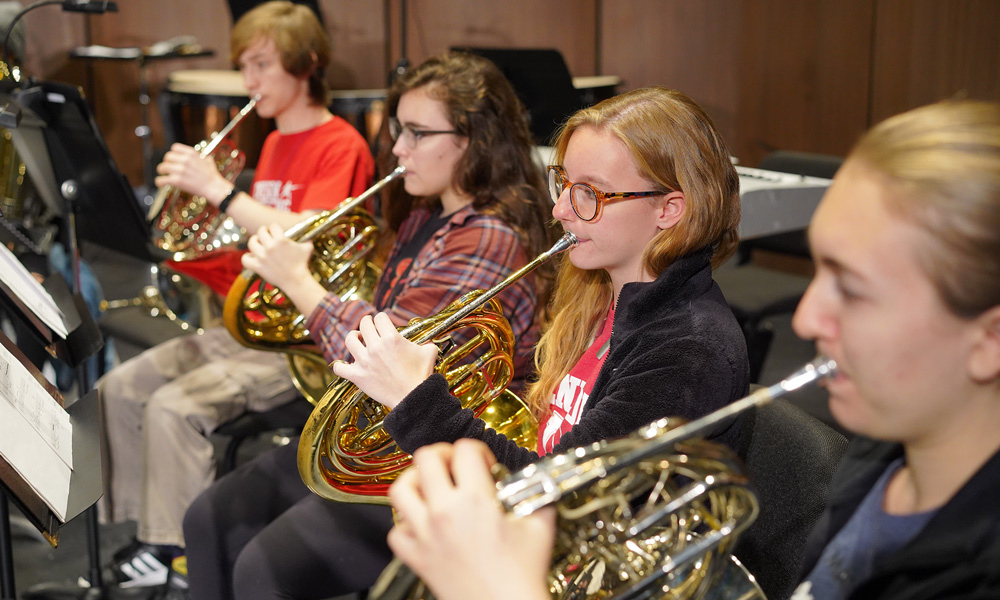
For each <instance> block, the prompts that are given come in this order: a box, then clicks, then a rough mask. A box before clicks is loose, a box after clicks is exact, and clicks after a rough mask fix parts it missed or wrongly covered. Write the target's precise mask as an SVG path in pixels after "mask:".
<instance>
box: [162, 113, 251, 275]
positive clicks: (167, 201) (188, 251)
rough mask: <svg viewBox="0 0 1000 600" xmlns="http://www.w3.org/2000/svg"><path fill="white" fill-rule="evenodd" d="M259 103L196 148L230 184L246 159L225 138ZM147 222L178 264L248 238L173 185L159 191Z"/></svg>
mask: <svg viewBox="0 0 1000 600" xmlns="http://www.w3.org/2000/svg"><path fill="white" fill-rule="evenodd" d="M258 100H260V96H254V97H253V98H251V99H250V102H248V103H247V104H246V106H244V107H243V108H241V109H240V111H239V112H238V113H237V114H236V116H235V117H233V119H232V120H231V121H230V122H229V123H228V124H226V126H225V127H223V128H222V131H220V132H219V133H217V134H215V136H213V137H212V139H211V141H203V142H200V143H199V144H197V145H196V146H195V147H194V149H195V150H198V153H199V155H200V156H201V157H202V158H205V157H207V156H211V157H212V158H213V159H214V160H215V166H216V168H217V169H218V170H219V172H220V173H222V175H223V177H225V178H226V179H227V180H228V181H230V182H232V181H234V180H235V179H236V176H237V175H239V173H240V171H241V170H242V169H243V165H244V164H245V163H246V156H244V155H243V153H242V152H240V151H239V150H238V149H237V148H236V146H235V145H234V144H233V143H232V142H231V141H229V140H227V139H226V137H227V136H228V135H229V133H230V132H232V130H233V129H234V128H235V127H236V126H237V125H238V124H239V123H240V121H242V120H243V118H244V117H246V116H247V115H248V114H249V113H250V111H251V110H253V107H254V106H255V105H256V104H257V101H258ZM148 219H149V221H150V222H151V223H152V225H153V243H154V244H156V246H157V247H158V248H160V249H162V250H166V251H167V252H169V253H170V255H171V258H172V259H173V260H175V261H184V260H193V259H196V258H201V257H203V256H206V255H208V254H210V253H211V252H213V251H215V250H218V249H220V248H228V247H232V246H235V245H236V244H238V243H239V242H240V241H242V240H243V239H244V238H245V237H246V231H244V230H243V228H242V227H240V226H238V225H236V223H234V222H233V220H232V219H230V218H229V217H227V216H226V215H225V213H223V212H222V211H220V210H219V209H218V207H216V206H213V205H212V204H211V203H210V202H209V201H208V200H206V199H205V198H204V197H203V196H194V195H192V194H187V193H185V192H182V191H181V190H179V189H177V188H176V187H173V186H166V187H162V188H159V189H158V190H156V196H155V197H154V198H153V203H152V205H150V207H149V213H148Z"/></svg>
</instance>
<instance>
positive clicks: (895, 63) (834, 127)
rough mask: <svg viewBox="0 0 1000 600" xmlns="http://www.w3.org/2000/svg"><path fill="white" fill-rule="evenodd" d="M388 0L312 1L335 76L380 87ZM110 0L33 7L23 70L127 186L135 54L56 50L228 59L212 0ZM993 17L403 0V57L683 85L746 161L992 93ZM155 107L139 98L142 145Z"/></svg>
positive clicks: (907, 7) (393, 4)
mask: <svg viewBox="0 0 1000 600" xmlns="http://www.w3.org/2000/svg"><path fill="white" fill-rule="evenodd" d="M401 1H402V0H364V1H362V2H358V1H357V0H320V6H321V8H322V10H323V15H324V21H325V23H326V26H327V28H328V30H329V31H330V33H331V38H332V40H333V50H334V62H333V64H332V65H331V67H330V70H329V72H328V76H329V79H330V81H331V84H332V85H333V86H334V87H335V88H339V89H369V88H381V87H384V86H385V85H386V82H387V79H388V73H389V71H390V70H391V69H392V68H393V66H394V65H395V64H396V62H397V61H398V60H399V57H400V55H401V52H400V50H401V48H400V39H401V33H400V27H401V19H400V13H401V8H400V7H401ZM118 5H119V9H120V11H121V12H119V13H118V14H108V15H102V16H89V17H84V16H81V15H70V14H64V13H61V12H59V11H58V10H56V9H55V8H54V7H53V8H51V9H40V10H37V11H34V12H32V13H31V14H29V15H28V16H27V17H26V19H25V24H26V26H27V31H28V35H27V40H28V41H27V46H28V49H27V51H26V55H27V58H26V62H25V66H26V69H27V70H28V71H29V72H31V73H32V74H34V75H36V76H38V77H42V78H47V79H57V80H61V81H69V82H72V83H76V84H78V85H81V86H83V87H84V89H85V91H86V93H87V95H88V97H89V98H90V100H91V103H92V105H93V106H94V108H95V113H96V115H97V121H98V124H99V126H100V127H101V130H102V132H103V133H104V135H105V137H106V138H107V141H108V144H109V146H110V147H111V149H112V152H113V153H114V155H115V159H116V161H117V162H118V164H119V166H120V167H121V169H122V170H123V172H125V174H126V175H127V176H128V178H129V180H130V181H132V182H133V183H140V182H141V178H142V175H141V174H142V168H141V152H140V144H139V140H138V139H137V138H136V136H135V133H134V130H135V127H136V126H137V125H138V124H139V121H140V113H139V103H138V95H139V74H138V66H137V64H136V63H134V62H112V61H81V60H72V59H69V58H68V54H67V53H68V51H69V50H70V49H71V48H73V47H75V46H78V45H82V44H87V43H94V44H104V45H108V46H126V45H139V46H146V45H149V44H152V43H154V42H156V41H160V40H164V39H168V38H171V37H174V36H177V35H182V34H186V35H194V36H196V37H197V39H198V41H199V43H200V44H201V45H202V46H204V47H206V48H211V49H213V50H214V51H215V52H216V54H215V56H213V57H210V58H200V59H187V60H171V61H164V62H154V63H151V64H150V66H149V68H148V76H149V80H150V84H151V88H152V91H153V94H154V97H155V94H157V93H159V91H160V90H161V89H162V88H163V85H164V82H165V81H166V77H167V74H168V73H169V72H170V71H172V70H175V69H197V68H215V69H219V68H228V66H229V61H228V51H227V49H228V44H229V33H228V32H229V27H230V26H231V22H230V15H229V10H228V7H227V5H226V2H225V0H171V1H170V2H160V1H156V0H119V2H118ZM997 23H1000V2H997V1H996V0H808V1H803V0H701V1H699V2H691V1H690V0H545V1H544V2H537V1H536V0H504V1H502V2H491V3H484V2H481V1H478V0H408V4H407V24H406V28H407V29H406V53H405V54H406V57H407V58H408V59H409V61H410V62H411V63H418V62H420V61H421V60H423V59H424V58H426V57H428V56H430V55H433V54H436V53H438V52H441V51H443V50H445V49H447V48H448V47H450V46H456V45H469V46H507V47H554V48H558V49H559V50H560V51H561V52H562V53H563V55H564V57H565V58H566V62H567V64H568V65H569V68H570V71H571V72H572V74H573V75H575V76H582V75H600V74H608V75H618V76H620V77H621V78H622V79H623V85H622V87H621V88H620V90H621V91H625V90H628V89H634V88H637V87H642V86H646V85H666V86H669V87H673V88H677V89H680V90H682V91H684V92H686V93H687V94H689V95H690V96H692V97H693V98H695V99H696V100H698V101H699V102H700V103H702V104H703V105H704V106H705V108H706V110H707V111H708V112H709V114H711V115H712V117H713V118H714V119H715V120H716V122H717V124H718V125H719V127H720V129H721V130H722V132H723V133H724V134H725V136H726V137H727V139H728V140H729V142H730V145H731V147H732V150H733V153H734V154H735V155H736V156H738V157H740V159H741V160H742V161H743V162H744V163H745V164H751V165H752V164H756V163H757V162H758V161H759V160H760V158H761V157H762V156H763V155H764V154H766V153H767V152H768V151H770V150H772V149H776V148H782V149H793V150H805V151H813V152H825V153H831V154H844V153H845V152H846V151H847V150H848V149H849V148H850V145H851V144H852V143H853V141H854V140H855V139H856V138H857V136H858V135H859V134H860V133H861V132H862V131H864V130H865V129H866V128H867V127H869V126H870V125H872V124H873V123H875V122H877V121H879V120H881V119H883V118H885V117H886V116H888V115H891V114H894V113H897V112H900V111H903V110H906V109H908V108H912V107H914V106H919V105H921V104H926V103H928V102H932V101H934V100H937V99H941V98H947V97H952V96H955V95H964V96H968V97H977V98H988V99H994V100H998V101H1000V36H997V35H996V24H997ZM159 119H160V117H159V114H158V112H157V111H156V109H155V102H154V106H153V112H152V123H153V125H154V129H153V141H154V145H157V146H161V145H162V143H163V137H162V132H161V129H160V127H159V122H160V121H159Z"/></svg>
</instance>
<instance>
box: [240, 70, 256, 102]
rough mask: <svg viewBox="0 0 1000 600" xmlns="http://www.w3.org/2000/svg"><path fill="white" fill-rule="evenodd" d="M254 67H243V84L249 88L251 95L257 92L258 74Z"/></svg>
mask: <svg viewBox="0 0 1000 600" xmlns="http://www.w3.org/2000/svg"><path fill="white" fill-rule="evenodd" d="M251 71H252V69H243V86H244V87H246V88H247V91H248V92H250V95H251V96H253V95H254V94H255V93H257V76H256V75H254V74H253V73H252V72H251Z"/></svg>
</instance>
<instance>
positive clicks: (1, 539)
mask: <svg viewBox="0 0 1000 600" xmlns="http://www.w3.org/2000/svg"><path fill="white" fill-rule="evenodd" d="M0 598H3V600H14V599H15V598H17V594H15V593H14V551H13V549H12V547H11V535H10V508H9V507H8V506H7V492H6V491H4V490H2V489H0Z"/></svg>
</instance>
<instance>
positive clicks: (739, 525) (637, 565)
mask: <svg viewBox="0 0 1000 600" xmlns="http://www.w3.org/2000/svg"><path fill="white" fill-rule="evenodd" d="M835 370H836V363H834V361H832V360H830V359H828V358H826V357H823V356H819V357H817V358H815V359H814V360H813V361H812V362H810V363H808V364H806V365H805V366H804V367H802V368H801V369H799V370H798V371H796V372H795V373H793V374H792V375H790V376H789V377H787V378H786V379H784V380H782V381H781V382H779V383H776V384H774V385H772V386H770V387H768V388H762V389H760V390H757V391H756V392H754V393H752V394H750V395H749V396H747V397H745V398H743V399H742V400H738V401H736V402H734V403H732V404H730V405H728V406H726V407H724V408H722V409H719V410H717V411H715V412H713V413H711V414H709V415H707V416H704V417H702V418H699V419H695V420H693V421H687V422H685V421H684V420H683V419H676V418H666V419H660V420H658V421H654V422H652V423H650V424H648V425H645V426H643V427H640V428H639V429H638V430H636V431H635V432H633V433H632V434H631V435H629V436H626V437H624V438H620V439H616V440H605V441H601V442H597V443H594V444H591V445H590V446H584V447H581V448H576V449H574V450H570V451H568V452H566V453H563V454H558V455H549V456H547V457H545V458H543V459H541V460H539V461H538V462H535V463H533V464H531V465H529V466H527V467H525V468H524V469H522V470H521V471H519V472H517V473H514V474H507V475H506V476H503V474H502V473H501V474H500V475H498V479H499V482H498V483H497V499H498V500H499V502H500V504H501V506H503V508H504V509H505V510H506V511H507V512H510V513H513V514H514V515H517V516H526V515H530V514H532V513H534V512H536V511H538V510H539V509H541V508H543V507H546V506H555V508H556V512H557V522H556V540H555V546H554V549H553V556H552V563H551V566H550V570H549V574H548V585H549V592H550V594H551V597H552V598H553V599H557V598H558V599H570V598H572V599H573V600H596V599H598V598H601V599H607V598H616V599H624V598H629V599H633V598H636V599H637V598H643V599H664V600H666V599H669V600H681V599H684V600H689V599H690V600H699V599H703V598H710V599H713V600H737V599H741V600H749V599H760V600H762V599H764V594H763V592H762V591H761V590H760V588H759V586H757V584H756V582H754V581H753V578H752V577H751V576H749V575H748V574H747V573H746V571H745V569H743V567H742V565H740V564H739V562H738V561H736V560H735V558H733V557H732V556H731V553H732V549H733V547H734V546H735V544H736V541H737V538H738V537H739V535H740V534H741V533H742V532H743V531H744V530H746V528H747V527H749V526H750V524H751V523H752V522H753V520H754V519H755V518H756V517H757V512H758V505H757V499H756V497H755V496H754V494H753V492H751V491H750V490H749V488H748V487H747V484H748V478H747V476H746V474H745V472H744V469H743V466H742V463H741V462H740V460H739V459H738V458H737V457H736V455H735V453H733V452H732V450H730V449H729V448H727V447H725V446H723V445H721V444H718V443H715V442H709V441H706V440H705V439H704V436H705V435H706V434H707V433H709V432H711V431H713V430H714V429H715V428H716V427H719V426H720V425H721V424H722V423H726V422H729V421H730V420H731V419H732V418H734V417H735V416H736V415H738V414H740V413H742V412H745V411H747V410H749V409H751V408H753V407H757V406H763V405H764V404H767V403H769V402H771V401H772V400H774V399H775V398H778V397H780V396H783V395H785V394H787V393H789V392H792V391H794V390H797V389H800V388H802V387H804V386H806V385H809V384H813V383H816V382H817V381H819V380H820V379H822V378H824V377H827V376H830V375H832V374H833V373H834V371H835ZM500 470H503V469H502V467H501V469H500ZM495 474H496V473H495ZM500 477H502V478H500ZM369 598H371V599H372V600H390V599H391V600H395V599H397V598H410V599H417V598H420V599H423V600H430V599H432V598H433V594H432V593H431V592H430V590H428V589H427V587H426V585H424V584H423V583H422V582H420V581H419V579H417V578H416V576H415V575H414V574H413V573H412V571H410V570H409V569H407V568H406V567H405V566H403V565H402V563H400V562H399V560H398V559H394V560H393V563H392V564H390V565H389V567H387V568H386V570H385V571H384V572H383V573H382V575H381V576H380V577H379V580H378V581H377V582H376V584H375V586H374V587H373V588H372V591H371V593H370V594H369Z"/></svg>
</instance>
